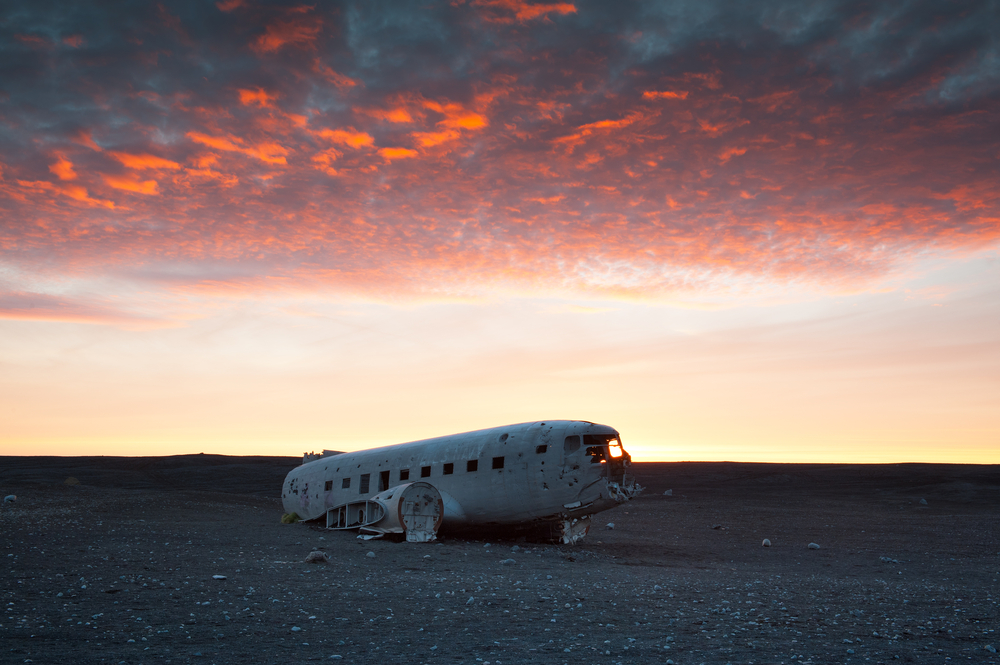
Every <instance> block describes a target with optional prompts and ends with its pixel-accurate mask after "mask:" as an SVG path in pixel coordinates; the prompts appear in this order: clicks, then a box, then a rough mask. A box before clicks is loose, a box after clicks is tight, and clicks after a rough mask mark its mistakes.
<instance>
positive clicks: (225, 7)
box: [215, 0, 246, 12]
mask: <svg viewBox="0 0 1000 665" xmlns="http://www.w3.org/2000/svg"><path fill="white" fill-rule="evenodd" d="M244 4H246V0H220V2H216V3H215V6H216V7H218V9H219V11H220V12H231V11H233V10H234V9H239V8H240V7H242V6H243V5H244Z"/></svg>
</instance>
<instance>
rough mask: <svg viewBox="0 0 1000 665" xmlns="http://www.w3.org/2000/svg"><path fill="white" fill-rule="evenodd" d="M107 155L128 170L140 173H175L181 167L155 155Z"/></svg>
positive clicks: (122, 153) (111, 153)
mask: <svg viewBox="0 0 1000 665" xmlns="http://www.w3.org/2000/svg"><path fill="white" fill-rule="evenodd" d="M108 154H110V155H111V156H112V157H114V158H115V159H117V160H118V161H119V162H121V163H122V164H124V165H125V166H127V167H128V168H130V169H135V170H136V171H142V170H145V169H170V170H174V171H176V170H177V169H179V168H180V167H181V165H180V164H178V163H177V162H172V161H170V160H169V159H163V158H162V157H157V156H156V155H148V154H140V155H130V154H128V153H125V152H110V153H108Z"/></svg>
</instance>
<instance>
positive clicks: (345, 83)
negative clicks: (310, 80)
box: [313, 58, 358, 88]
mask: <svg viewBox="0 0 1000 665" xmlns="http://www.w3.org/2000/svg"><path fill="white" fill-rule="evenodd" d="M313 71H314V72H316V73H317V74H319V75H320V76H322V77H323V78H325V79H326V80H327V81H329V82H330V83H332V84H333V85H335V86H337V87H338V88H353V87H355V86H357V85H358V82H357V81H355V80H354V79H352V78H350V77H349V76H344V75H343V74H340V73H337V72H335V71H333V70H332V69H331V68H329V67H327V66H326V65H324V64H323V63H322V62H320V60H319V58H317V59H316V60H314V61H313Z"/></svg>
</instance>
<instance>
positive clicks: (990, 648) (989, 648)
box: [983, 644, 997, 653]
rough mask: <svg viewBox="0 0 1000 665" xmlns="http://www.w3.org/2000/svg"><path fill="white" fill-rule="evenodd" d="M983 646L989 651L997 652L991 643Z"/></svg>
mask: <svg viewBox="0 0 1000 665" xmlns="http://www.w3.org/2000/svg"><path fill="white" fill-rule="evenodd" d="M983 648H984V649H986V650H987V651H989V652H990V653H996V652H997V650H996V647H994V646H993V645H992V644H987V645H986V646H984V647H983Z"/></svg>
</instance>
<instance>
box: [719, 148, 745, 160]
mask: <svg viewBox="0 0 1000 665" xmlns="http://www.w3.org/2000/svg"><path fill="white" fill-rule="evenodd" d="M746 152H747V149H746V148H726V149H725V150H723V151H722V152H721V153H719V163H721V164H725V163H726V162H728V161H729V160H730V159H732V158H733V157H738V156H739V155H745V154H746Z"/></svg>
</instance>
